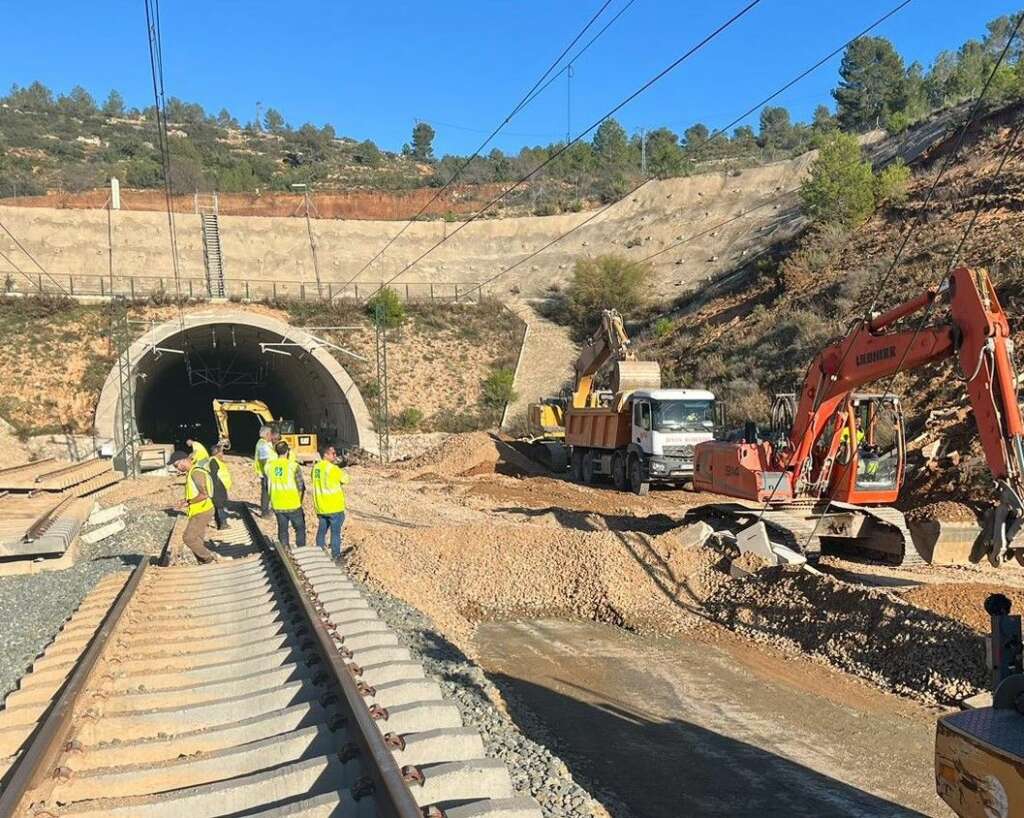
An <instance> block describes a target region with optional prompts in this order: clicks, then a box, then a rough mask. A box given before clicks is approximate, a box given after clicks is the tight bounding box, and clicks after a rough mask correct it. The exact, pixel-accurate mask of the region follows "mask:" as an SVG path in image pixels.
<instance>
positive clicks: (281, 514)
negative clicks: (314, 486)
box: [266, 440, 306, 548]
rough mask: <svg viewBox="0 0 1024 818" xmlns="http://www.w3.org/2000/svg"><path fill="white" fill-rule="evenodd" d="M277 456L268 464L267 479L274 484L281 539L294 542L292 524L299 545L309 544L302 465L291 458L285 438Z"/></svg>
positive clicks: (272, 493)
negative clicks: (307, 542)
mask: <svg viewBox="0 0 1024 818" xmlns="http://www.w3.org/2000/svg"><path fill="white" fill-rule="evenodd" d="M275 451H276V452H277V457H275V458H274V459H273V460H271V461H269V462H268V463H267V466H266V475H267V482H268V483H269V485H270V507H271V508H272V509H274V515H275V516H276V517H277V539H278V540H280V541H281V544H282V545H291V542H290V541H289V537H288V526H289V525H290V526H291V527H292V528H294V529H295V547H296V548H302V547H303V546H305V544H306V514H305V512H303V510H302V498H303V496H304V495H305V493H306V484H305V482H304V481H303V479H302V469H300V468H299V464H298V463H296V462H295V461H294V460H292V459H291V458H290V457H288V444H287V443H285V442H284V441H283V440H282V441H280V442H279V443H278V444H277V446H276V447H275Z"/></svg>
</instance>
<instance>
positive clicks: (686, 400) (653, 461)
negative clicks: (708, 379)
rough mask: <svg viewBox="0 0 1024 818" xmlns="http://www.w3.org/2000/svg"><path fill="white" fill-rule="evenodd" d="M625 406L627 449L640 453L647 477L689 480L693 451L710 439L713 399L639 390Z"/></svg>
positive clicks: (700, 393)
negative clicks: (629, 414) (627, 407)
mask: <svg viewBox="0 0 1024 818" xmlns="http://www.w3.org/2000/svg"><path fill="white" fill-rule="evenodd" d="M629 402H630V404H631V406H632V429H631V446H630V448H631V449H632V450H633V451H636V452H637V453H638V454H640V453H642V455H643V459H644V460H645V461H646V466H647V469H646V470H647V473H648V475H649V477H650V478H651V479H653V480H681V479H687V478H689V477H691V476H692V475H693V450H694V447H695V446H696V445H697V444H698V443H704V442H705V441H708V440H712V439H713V438H714V431H715V396H714V395H713V394H712V393H711V392H708V391H706V390H703V389H640V390H637V391H635V392H633V393H632V394H631V395H630V397H629Z"/></svg>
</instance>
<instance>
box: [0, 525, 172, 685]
mask: <svg viewBox="0 0 1024 818" xmlns="http://www.w3.org/2000/svg"><path fill="white" fill-rule="evenodd" d="M125 521H126V522H127V524H128V525H127V527H126V528H125V530H124V531H121V532H120V533H118V534H115V535H114V536H112V537H109V538H107V539H106V540H103V541H102V542H99V543H96V544H95V545H86V544H85V543H81V544H80V545H79V551H78V557H77V560H76V562H75V564H74V565H73V566H71V567H70V568H67V569H65V570H63V571H43V572H41V573H38V574H24V575H18V576H8V577H0V622H3V623H4V639H3V643H2V644H0V698H2V697H4V696H6V695H7V694H8V693H10V692H11V691H12V690H13V689H14V688H15V687H16V685H17V682H18V679H20V678H21V677H22V676H23V675H24V673H25V671H26V670H28V667H29V665H30V664H31V663H32V661H33V660H34V659H35V658H36V656H38V655H39V653H40V652H41V651H42V650H43V648H44V647H46V645H48V644H49V643H50V641H51V640H52V639H53V637H54V634H56V632H57V630H58V629H59V628H60V626H61V624H62V623H63V622H64V620H65V619H67V618H68V616H70V615H71V614H72V613H73V612H74V610H75V609H76V608H77V607H78V604H79V602H81V600H82V597H84V596H85V595H86V594H87V593H88V592H89V591H90V590H92V588H93V586H95V585H96V583H97V582H98V581H99V580H100V579H101V578H102V577H104V576H106V575H107V574H110V573H113V572H115V571H126V570H130V569H132V568H134V567H135V566H136V565H137V564H138V561H139V556H140V555H141V554H157V553H159V552H160V549H161V548H163V545H164V543H165V542H166V541H167V535H168V534H169V533H170V531H171V527H172V525H173V522H174V521H173V519H172V518H171V517H168V516H167V515H166V514H165V513H164V511H163V510H161V509H152V510H139V511H129V513H128V515H127V516H126V517H125Z"/></svg>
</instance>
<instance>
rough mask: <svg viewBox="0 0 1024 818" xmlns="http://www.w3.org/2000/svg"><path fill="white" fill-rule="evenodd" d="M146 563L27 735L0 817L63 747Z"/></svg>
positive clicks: (13, 809) (0, 797) (15, 806)
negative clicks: (91, 680)
mask: <svg viewBox="0 0 1024 818" xmlns="http://www.w3.org/2000/svg"><path fill="white" fill-rule="evenodd" d="M149 563H150V561H149V559H148V558H147V559H143V560H142V561H141V562H140V563H139V564H138V565H137V566H136V568H135V570H134V571H133V572H132V575H131V576H130V577H129V578H128V581H127V582H126V583H125V585H124V587H123V588H122V589H121V591H120V593H119V594H118V596H117V600H116V601H115V602H114V604H113V605H112V606H111V608H110V610H109V611H107V613H106V615H105V616H104V617H103V621H102V622H101V623H100V626H99V628H97V630H96V633H95V634H93V637H92V639H91V640H90V641H89V646H88V647H87V648H86V650H85V652H84V653H83V654H82V656H81V658H79V660H78V662H77V664H76V665H75V669H74V671H73V672H72V673H71V676H70V677H69V678H68V680H67V681H66V682H65V683H64V685H63V686H62V687H61V690H60V693H59V694H58V695H57V698H56V699H54V701H53V703H52V704H51V705H50V707H49V708H48V709H47V711H46V713H45V714H44V715H43V717H42V719H41V720H40V722H39V725H38V727H36V729H35V731H34V732H33V733H32V735H31V736H30V737H29V739H28V749H26V750H25V752H24V754H22V756H21V758H20V759H18V761H17V762H16V764H15V766H14V767H13V769H12V772H11V773H10V776H9V778H8V779H7V780H6V781H5V782H4V786H3V792H2V793H0V818H14V816H16V815H18V814H19V813H21V812H23V811H24V808H25V806H26V805H25V804H24V803H23V802H24V800H25V796H26V795H28V793H29V792H31V791H32V790H33V789H35V788H36V787H38V786H39V785H40V783H41V781H42V778H43V776H44V775H46V773H47V772H48V770H49V768H50V766H51V765H52V764H53V762H54V761H55V760H56V758H57V756H58V755H59V754H60V753H61V751H62V750H63V749H64V744H65V740H66V739H67V737H68V733H69V732H70V731H71V725H72V719H73V717H74V712H75V706H76V705H77V704H78V701H79V698H80V696H81V694H82V692H83V691H84V690H85V689H86V687H87V685H88V683H89V681H90V679H91V678H92V674H93V672H94V671H95V670H96V665H97V663H98V662H99V660H100V657H101V656H102V655H103V652H104V651H105V650H106V647H107V645H108V644H109V642H110V639H111V637H112V636H113V635H114V632H115V631H116V630H117V626H118V625H119V624H120V622H121V619H122V617H123V615H124V612H125V610H126V609H127V607H128V603H129V602H131V600H132V597H133V596H134V594H135V591H136V590H137V589H138V587H139V583H140V582H141V581H142V577H143V575H144V574H145V573H146V568H147V567H148V566H149Z"/></svg>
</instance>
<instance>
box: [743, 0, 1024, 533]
mask: <svg viewBox="0 0 1024 818" xmlns="http://www.w3.org/2000/svg"><path fill="white" fill-rule="evenodd" d="M1022 22H1024V12H1021V14H1019V15H1018V16H1017V22H1016V24H1015V25H1014V27H1013V31H1011V32H1010V36H1009V37H1007V38H1006V45H1004V46H1003V50H1002V52H1001V53H1000V54H999V58H998V59H997V60H996V62H995V65H993V66H992V70H991V72H990V73H989V75H988V78H987V79H986V80H985V85H984V86H983V87H982V89H981V91H980V92H979V94H978V97H977V99H976V100H975V101H974V104H973V105H972V106H971V110H970V114H969V115H968V117H967V119H966V121H965V122H964V126H963V128H962V129H961V130H960V133H959V134H958V136H957V140H956V142H955V144H954V146H953V149H952V150H951V151H949V152H948V153H947V154H946V157H945V160H944V161H943V164H942V166H941V168H940V170H939V173H938V174H937V175H936V177H935V179H934V181H933V182H932V184H931V186H930V187H929V188H928V193H927V195H926V196H925V200H924V202H923V203H922V205H921V208H920V209H919V210H918V212H917V216H916V218H914V219H912V220H911V223H910V228H909V229H908V230H907V232H906V234H905V235H904V237H903V240H902V242H901V243H900V246H899V249H898V250H897V253H896V255H895V256H894V257H893V260H892V264H890V266H889V269H888V270H887V271H886V273H885V275H884V276H883V278H882V281H881V283H880V284H879V287H878V290H877V292H876V293H875V297H874V299H872V302H871V306H870V308H869V310H868V313H867V315H868V317H867V318H862V319H861V321H862V322H864V321H867V320H870V315H871V313H872V312H873V311H874V309H875V307H876V306H877V304H878V300H879V298H881V295H882V291H883V290H884V289H885V286H886V285H887V283H888V280H889V278H890V277H891V275H892V273H893V271H894V270H895V269H896V265H897V264H898V263H899V260H900V257H901V256H902V254H903V251H904V250H905V249H906V247H907V244H908V243H909V241H910V237H911V235H912V234H913V232H914V230H915V229H916V227H917V225H919V224H920V223H921V222H922V221H923V216H924V214H925V213H926V212H927V209H928V205H929V203H930V202H931V199H932V195H933V194H934V193H935V190H936V188H937V186H938V184H939V181H940V180H941V179H942V177H943V176H944V175H945V173H946V171H947V170H948V169H949V167H950V165H951V164H952V162H953V161H954V160H955V159H956V158H957V157H958V156H959V154H960V148H961V147H962V146H963V142H964V138H965V137H966V135H967V133H968V131H969V130H970V128H971V125H972V124H973V122H974V118H975V116H976V115H977V113H978V111H979V110H980V108H981V104H982V102H983V101H984V99H985V96H986V94H987V93H988V90H989V87H990V86H991V84H992V81H993V79H994V78H995V76H996V73H997V72H998V70H999V68H1000V66H1001V65H1002V64H1003V60H1004V59H1005V58H1006V54H1007V53H1008V52H1009V50H1010V45H1011V44H1012V43H1013V41H1014V39H1015V38H1016V36H1017V32H1018V31H1019V29H1020V26H1021V23H1022ZM1020 127H1021V122H1018V123H1017V125H1016V126H1015V129H1014V132H1013V137H1012V139H1010V140H1008V141H1007V150H1006V152H1005V153H1004V155H1003V157H1002V160H1001V161H1000V163H999V166H998V167H997V169H996V172H995V173H994V174H993V176H992V179H991V180H990V182H989V187H988V189H987V190H986V192H985V195H984V196H983V197H982V198H981V200H979V202H978V204H977V205H976V207H975V211H974V215H973V216H972V217H971V220H970V221H969V222H968V225H967V228H966V230H965V231H964V234H963V236H962V237H961V239H960V242H959V244H958V245H957V247H956V249H955V250H954V251H953V254H952V255H951V257H950V260H949V266H948V267H947V268H946V270H945V271H944V273H943V277H944V276H946V275H948V274H949V272H950V270H951V269H952V265H953V264H955V263H956V260H957V258H958V257H959V254H960V251H961V250H962V249H963V246H964V244H965V242H966V241H967V238H968V236H969V235H970V233H971V231H972V230H973V229H974V225H975V223H976V222H977V219H978V215H979V214H980V212H981V208H982V207H983V206H984V204H985V202H987V201H988V196H989V194H990V193H991V192H992V189H993V187H994V186H995V181H996V179H998V177H999V174H1000V173H1002V170H1003V167H1004V166H1005V164H1006V160H1007V159H1008V158H1009V156H1010V154H1011V152H1012V150H1013V146H1014V145H1015V144H1016V142H1017V136H1018V135H1019V132H1020ZM939 283H941V278H940V280H939ZM936 286H937V285H936ZM937 300H938V299H937V298H936V299H932V301H931V302H930V303H929V304H928V306H927V307H926V309H925V312H924V314H923V315H922V316H921V320H920V321H919V322H918V324H917V326H916V328H915V329H914V333H913V335H912V337H911V343H910V344H908V345H907V347H906V349H904V351H903V355H902V356H901V357H900V360H899V363H898V364H897V365H896V369H895V370H893V374H892V376H891V377H890V378H889V382H888V384H887V385H886V388H885V390H884V391H883V393H882V400H883V401H884V400H885V399H886V398H887V397H888V396H889V394H890V390H891V388H892V386H893V384H894V383H895V381H896V377H897V376H898V375H899V374H900V370H901V369H902V368H903V364H904V363H906V360H907V356H908V355H909V354H910V350H911V349H912V348H913V341H915V340H916V339H917V336H918V335H919V334H920V333H921V331H922V330H923V329H924V326H925V324H926V322H927V321H928V318H929V317H930V315H931V313H932V310H933V309H934V305H935V302H936V301H937ZM852 348H853V344H849V345H848V346H847V348H846V350H845V351H844V352H843V355H842V357H841V358H840V359H839V364H838V366H837V369H839V368H841V367H842V365H843V362H844V361H845V360H846V358H847V357H848V356H849V353H850V350H851V349H852ZM819 394H820V393H819ZM815 408H817V405H816V406H815ZM850 445H851V446H853V445H855V441H853V440H852V439H851V442H850ZM774 493H775V492H774V490H773V491H772V494H773V495H774ZM834 495H835V489H833V490H832V491H830V492H829V494H828V499H827V502H826V503H825V510H824V512H823V513H822V514H820V515H818V517H817V519H816V520H815V522H814V528H813V529H812V530H811V533H810V534H809V535H808V537H807V541H806V542H805V543H804V551H805V552H806V551H807V549H808V547H809V546H810V543H811V540H812V539H814V537H815V535H816V534H817V533H818V528H819V526H820V525H821V521H822V520H823V519H824V518H825V517H827V516H828V512H829V510H830V509H831V508H832V503H833V500H834ZM770 500H771V497H770V496H769V498H768V501H766V502H765V508H767V503H768V502H769V501H770ZM761 514H762V515H763V514H764V509H762V510H761ZM911 545H912V544H911Z"/></svg>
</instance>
